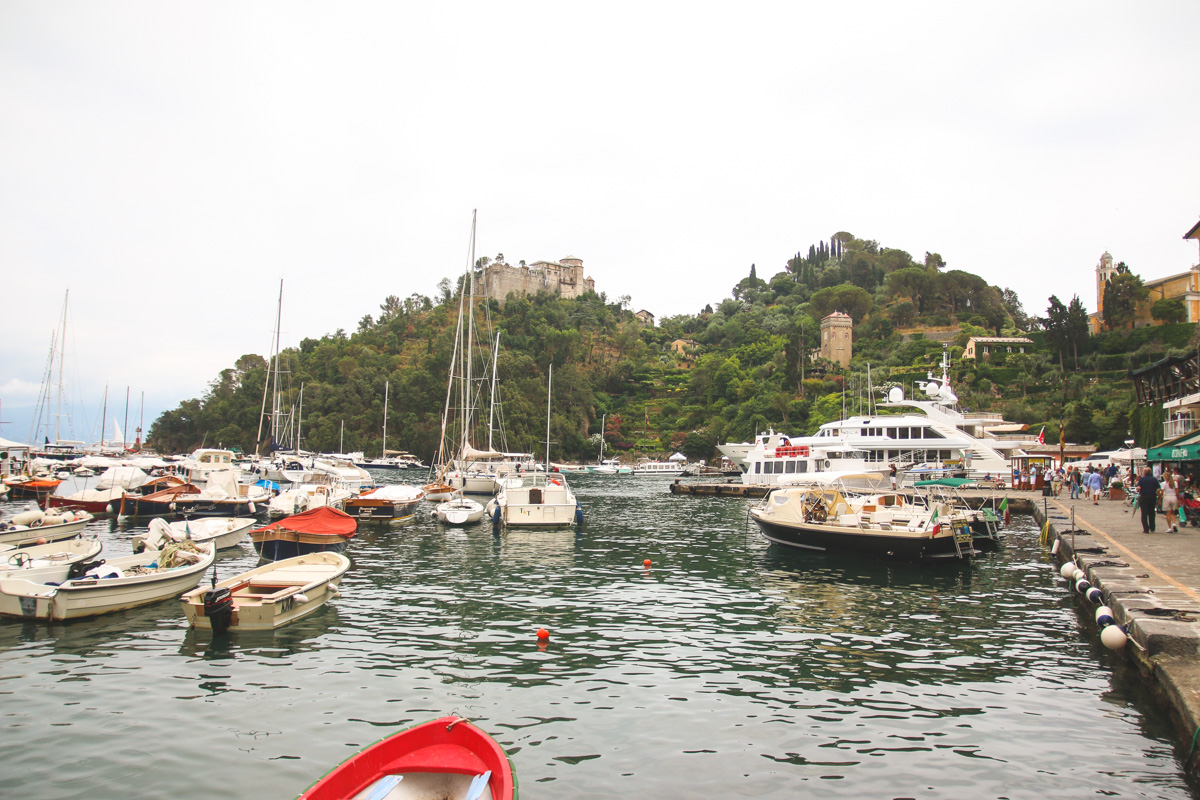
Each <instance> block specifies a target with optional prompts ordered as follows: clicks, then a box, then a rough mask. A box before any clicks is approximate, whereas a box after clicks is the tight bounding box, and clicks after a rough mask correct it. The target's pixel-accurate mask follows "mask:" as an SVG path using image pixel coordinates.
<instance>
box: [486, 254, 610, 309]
mask: <svg viewBox="0 0 1200 800" xmlns="http://www.w3.org/2000/svg"><path fill="white" fill-rule="evenodd" d="M483 283H484V287H485V288H486V289H487V294H488V297H492V298H495V299H496V300H498V301H499V302H500V305H501V306H503V305H504V304H505V302H507V299H508V295H509V294H510V293H513V294H518V295H526V294H537V293H538V292H541V291H546V292H551V293H553V294H557V295H559V296H560V297H579V296H580V295H582V294H583V293H584V292H593V291H595V290H596V282H595V281H593V280H592V279H591V278H588V277H586V276H585V275H584V274H583V261H582V260H580V259H578V258H564V259H563V260H562V261H535V262H534V263H533V264H531V265H529V266H521V267H512V266H509V265H508V264H488V265H487V267H485V268H484V271H483Z"/></svg>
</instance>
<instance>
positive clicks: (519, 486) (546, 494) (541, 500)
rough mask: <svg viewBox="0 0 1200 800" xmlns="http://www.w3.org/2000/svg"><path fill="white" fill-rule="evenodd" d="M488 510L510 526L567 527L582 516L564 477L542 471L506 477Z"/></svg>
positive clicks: (490, 516) (493, 517) (499, 520)
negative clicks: (548, 474)
mask: <svg viewBox="0 0 1200 800" xmlns="http://www.w3.org/2000/svg"><path fill="white" fill-rule="evenodd" d="M486 513H487V515H488V518H489V519H491V520H492V521H493V523H494V524H501V523H502V524H503V525H505V526H506V527H511V528H566V527H569V526H571V525H574V524H575V523H576V522H578V521H580V518H581V517H582V516H583V512H582V511H581V510H580V508H579V503H578V501H576V499H575V493H574V492H572V491H571V488H570V487H569V486H567V481H566V478H565V476H562V475H557V476H547V475H545V474H543V473H534V474H532V475H523V476H521V477H519V478H507V479H505V481H504V482H503V484H502V485H501V487H500V491H499V492H497V493H496V496H495V497H494V498H492V500H491V501H490V502H489V503H488V504H487V508H486Z"/></svg>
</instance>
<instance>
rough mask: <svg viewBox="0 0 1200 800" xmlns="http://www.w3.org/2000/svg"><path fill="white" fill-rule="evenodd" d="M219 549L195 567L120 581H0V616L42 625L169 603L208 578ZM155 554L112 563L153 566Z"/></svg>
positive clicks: (126, 565)
mask: <svg viewBox="0 0 1200 800" xmlns="http://www.w3.org/2000/svg"><path fill="white" fill-rule="evenodd" d="M215 553H216V549H215V548H207V552H206V554H205V556H204V557H203V558H202V559H201V560H200V562H199V563H197V564H191V565H188V566H184V567H177V568H175V569H171V570H166V571H164V572H155V573H151V574H148V575H126V576H125V577H120V578H102V579H97V578H92V579H76V580H73V581H69V582H67V583H64V584H63V585H61V586H46V585H43V584H37V583H33V582H31V581H27V580H19V579H12V580H3V579H0V615H3V616H9V617H19V618H21V619H38V620H53V621H59V620H71V619H81V618H84V617H94V616H99V615H101V614H109V613H112V612H114V611H124V610H126V609H130V608H137V607H138V606H144V605H149V604H150V603H157V602H160V601H162V600H169V599H170V598H172V597H176V596H178V595H180V594H182V593H183V592H186V591H187V590H188V589H191V588H193V587H195V586H196V584H198V583H199V582H200V579H201V578H203V577H204V572H205V570H207V569H208V567H209V566H210V565H211V564H212V562H213V557H214V554H215ZM156 556H157V554H156V553H149V554H144V555H143V556H127V557H123V558H118V559H113V560H112V561H111V562H107V563H110V564H112V565H114V566H120V567H121V568H122V569H126V568H128V567H130V566H133V565H135V564H141V563H151V562H153V561H154V558H155V557H156Z"/></svg>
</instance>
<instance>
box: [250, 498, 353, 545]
mask: <svg viewBox="0 0 1200 800" xmlns="http://www.w3.org/2000/svg"><path fill="white" fill-rule="evenodd" d="M356 530H358V520H356V519H355V518H354V517H352V516H350V515H349V514H347V513H346V512H344V511H338V510H337V509H336V508H329V507H328V506H321V507H320V508H314V509H311V510H309V511H305V512H304V513H303V514H293V515H292V516H290V517H284V518H283V519H281V520H278V521H277V522H272V523H271V524H270V525H266V526H264V527H262V528H255V529H254V530H252V531H250V533H252V534H254V533H261V532H263V531H295V532H296V533H317V534H323V535H326V536H343V537H345V538H347V539H349V538H350V537H351V536H353V535H354V532H355V531H356Z"/></svg>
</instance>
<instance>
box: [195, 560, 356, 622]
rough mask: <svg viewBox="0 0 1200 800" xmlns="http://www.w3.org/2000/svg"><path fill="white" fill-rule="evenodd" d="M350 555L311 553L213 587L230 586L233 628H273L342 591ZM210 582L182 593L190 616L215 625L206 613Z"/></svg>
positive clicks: (300, 615)
mask: <svg viewBox="0 0 1200 800" xmlns="http://www.w3.org/2000/svg"><path fill="white" fill-rule="evenodd" d="M349 568H350V560H349V559H348V558H346V557H345V556H343V555H341V554H338V553H329V552H322V553H310V554H308V555H304V556H298V557H296V558H289V559H285V560H283V561H277V562H274V563H272V564H268V565H266V566H262V567H257V568H255V569H252V570H250V571H248V572H244V573H242V574H241V575H238V576H236V577H234V578H229V579H227V580H224V581H221V582H220V583H218V584H217V585H216V586H215V587H212V589H229V590H230V592H231V593H232V598H231V599H232V604H233V612H232V616H231V619H230V624H229V626H228V630H230V631H270V630H275V629H276V628H281V627H283V626H284V625H287V624H289V623H292V622H295V621H296V620H299V619H303V618H304V617H307V616H308V615H310V614H312V613H314V612H316V611H318V610H320V609H321V607H323V606H324V605H325V604H326V603H327V602H328V601H329V600H330V599H332V598H333V597H335V596H337V593H338V591H337V589H338V585H339V584H340V583H341V580H342V576H343V575H344V574H345V573H346V570H347V569H349ZM209 591H211V589H210V588H208V587H199V588H197V589H193V590H192V591H190V592H188V593H187V594H185V595H184V596H183V597H181V598H180V601H181V602H182V603H183V610H184V613H185V614H186V615H187V618H188V622H189V623H190V624H191V625H193V626H194V627H196V628H199V629H205V630H212V629H213V625H212V620H211V619H210V618H209V617H208V616H207V615H206V613H205V606H204V600H205V595H206V594H207V593H208V592H209Z"/></svg>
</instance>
